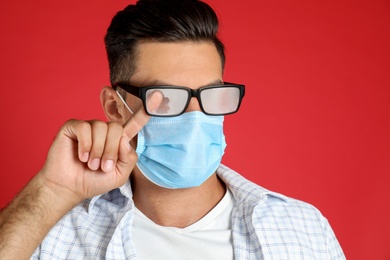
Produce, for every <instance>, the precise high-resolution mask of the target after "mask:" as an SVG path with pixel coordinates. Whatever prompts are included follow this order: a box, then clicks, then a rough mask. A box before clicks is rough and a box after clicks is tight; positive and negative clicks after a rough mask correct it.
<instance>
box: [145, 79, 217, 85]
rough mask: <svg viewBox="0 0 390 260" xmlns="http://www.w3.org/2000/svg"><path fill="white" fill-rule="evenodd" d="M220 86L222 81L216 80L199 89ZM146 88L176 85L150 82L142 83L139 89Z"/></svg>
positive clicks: (155, 81)
mask: <svg viewBox="0 0 390 260" xmlns="http://www.w3.org/2000/svg"><path fill="white" fill-rule="evenodd" d="M220 84H223V81H222V80H220V79H216V80H213V81H211V82H209V83H208V84H206V85H202V86H200V87H205V86H213V85H220ZM146 86H176V85H174V84H170V83H168V82H164V81H161V80H152V81H148V82H146V83H143V84H142V85H141V86H140V87H146ZM183 87H187V86H183Z"/></svg>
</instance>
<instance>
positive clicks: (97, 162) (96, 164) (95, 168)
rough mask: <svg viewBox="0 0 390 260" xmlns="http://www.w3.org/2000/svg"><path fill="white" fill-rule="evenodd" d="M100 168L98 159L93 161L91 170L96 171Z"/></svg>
mask: <svg viewBox="0 0 390 260" xmlns="http://www.w3.org/2000/svg"><path fill="white" fill-rule="evenodd" d="M99 167H100V159H93V160H92V162H91V169H92V170H97V169H99Z"/></svg>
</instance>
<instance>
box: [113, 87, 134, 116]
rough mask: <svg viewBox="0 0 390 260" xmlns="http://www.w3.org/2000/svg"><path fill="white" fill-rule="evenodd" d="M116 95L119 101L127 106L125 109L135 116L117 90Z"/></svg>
mask: <svg viewBox="0 0 390 260" xmlns="http://www.w3.org/2000/svg"><path fill="white" fill-rule="evenodd" d="M115 92H116V94H117V95H118V97H119V99H120V100H122V102H123V104H124V105H125V107H126V108H127V109H128V110H129V111H130V113H132V114H134V112H133V110H131V108H130V107H129V105H127V103H126V101H125V100H124V99H123V97H122V95H121V94H119V92H118V90H115Z"/></svg>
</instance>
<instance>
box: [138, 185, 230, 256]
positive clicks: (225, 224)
mask: <svg viewBox="0 0 390 260" xmlns="http://www.w3.org/2000/svg"><path fill="white" fill-rule="evenodd" d="M233 206H234V198H233V195H232V194H231V192H230V191H229V189H227V192H226V194H225V195H224V197H223V198H222V200H221V201H220V202H219V203H218V204H217V205H216V206H215V207H214V208H213V209H212V210H211V211H210V212H209V213H208V214H207V215H206V216H204V217H203V218H202V219H200V220H199V221H197V222H196V223H194V224H192V225H190V226H188V227H186V228H175V227H164V226H160V225H157V224H155V223H154V222H153V221H151V220H150V219H149V218H147V217H146V216H145V215H144V214H143V213H142V212H141V211H139V210H138V209H135V217H134V224H133V241H134V245H135V249H136V252H137V259H142V260H148V259H159V260H163V259H169V260H175V259H180V260H183V259H223V260H227V259H233V242H232V227H231V218H232V210H233Z"/></svg>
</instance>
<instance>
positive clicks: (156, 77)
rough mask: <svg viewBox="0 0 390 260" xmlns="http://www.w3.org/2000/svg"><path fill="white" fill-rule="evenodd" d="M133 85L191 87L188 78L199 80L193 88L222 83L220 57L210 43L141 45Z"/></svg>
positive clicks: (152, 43) (143, 43) (146, 43)
mask: <svg viewBox="0 0 390 260" xmlns="http://www.w3.org/2000/svg"><path fill="white" fill-rule="evenodd" d="M136 59H137V60H136V63H135V65H136V66H135V68H136V69H135V73H134V74H133V76H132V78H131V82H132V84H133V85H138V86H160V85H178V86H188V85H191V83H190V82H188V81H191V78H194V77H195V78H199V82H198V83H196V86H198V87H200V86H204V85H213V84H219V83H222V65H221V59H220V57H219V53H218V51H217V49H216V47H215V45H214V44H213V43H209V42H189V41H185V42H142V43H139V44H138V46H137V57H136Z"/></svg>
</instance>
